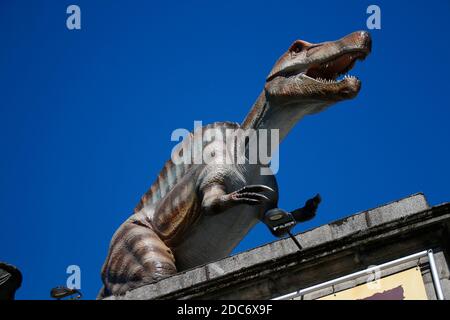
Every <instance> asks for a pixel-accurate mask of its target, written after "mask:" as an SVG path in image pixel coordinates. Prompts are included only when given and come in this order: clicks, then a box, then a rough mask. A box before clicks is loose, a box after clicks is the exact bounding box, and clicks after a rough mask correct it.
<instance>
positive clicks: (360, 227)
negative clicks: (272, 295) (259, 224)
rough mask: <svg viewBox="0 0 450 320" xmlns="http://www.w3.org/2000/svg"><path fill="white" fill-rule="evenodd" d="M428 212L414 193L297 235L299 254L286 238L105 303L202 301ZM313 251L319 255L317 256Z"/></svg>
mask: <svg viewBox="0 0 450 320" xmlns="http://www.w3.org/2000/svg"><path fill="white" fill-rule="evenodd" d="M426 210H430V206H429V205H428V203H427V201H426V199H425V197H424V195H423V194H421V193H418V194H414V195H412V196H409V197H406V198H404V199H401V200H398V201H394V202H391V203H388V204H385V205H383V206H380V207H377V208H374V209H370V210H367V211H363V212H360V213H357V214H354V215H351V216H348V217H346V218H343V219H340V220H338V221H335V222H332V223H330V224H327V225H323V226H320V227H318V228H315V229H312V230H309V231H306V232H303V233H301V234H299V235H297V236H296V237H297V239H298V240H299V242H300V243H301V245H302V247H303V250H302V251H301V252H300V253H299V252H298V249H297V248H296V246H295V245H294V244H293V242H292V240H291V239H282V240H278V241H275V242H272V243H269V244H266V245H263V246H261V247H257V248H255V249H252V250H249V251H246V252H242V253H239V254H237V255H234V256H231V257H227V258H224V259H222V260H218V261H214V262H211V263H209V264H206V265H203V266H199V267H197V268H195V269H192V270H187V271H184V272H181V273H178V274H176V275H174V276H171V277H169V278H166V279H163V280H161V281H159V282H157V283H154V284H149V285H145V286H142V287H140V288H137V289H134V290H132V291H130V292H127V294H126V295H124V296H120V297H109V298H107V299H165V298H183V297H184V298H195V297H196V296H197V297H200V296H202V295H204V294H205V293H206V291H205V288H208V290H210V291H211V292H213V291H217V290H219V287H227V286H230V285H231V284H232V283H233V282H245V281H247V280H248V279H252V278H258V277H266V276H267V274H268V272H269V273H270V272H273V271H274V270H275V269H276V268H289V265H288V262H283V261H290V260H289V259H291V258H290V257H292V256H297V259H296V260H295V261H296V262H295V264H301V263H303V262H305V261H307V260H309V261H314V259H316V258H317V257H318V256H317V254H319V255H320V254H325V253H329V252H330V250H331V249H326V250H325V249H323V248H334V247H336V246H337V245H341V246H342V244H341V243H340V241H342V240H343V239H347V238H351V237H355V236H357V235H361V234H362V233H367V232H369V231H370V230H375V229H377V228H378V229H380V228H382V226H385V225H388V224H390V223H394V222H395V223H398V222H399V221H404V220H406V219H408V218H409V217H411V216H414V215H416V214H418V213H420V212H423V211H426ZM320 248H321V249H320ZM342 248H343V247H342ZM319 249H320V250H319ZM316 251H318V252H316ZM312 252H315V253H314V255H313V254H312ZM313 258H314V259H313ZM331 271H332V270H330V272H331ZM246 279H247V280H246ZM265 286H266V287H264V288H263V289H262V290H269V291H270V288H267V284H266V285H265ZM216 287H217V288H216ZM202 288H203V289H202ZM203 291H204V292H203ZM183 292H184V293H183Z"/></svg>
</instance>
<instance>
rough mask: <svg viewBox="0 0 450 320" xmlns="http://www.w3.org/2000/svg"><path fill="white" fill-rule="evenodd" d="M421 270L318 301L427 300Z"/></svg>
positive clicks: (381, 280)
mask: <svg viewBox="0 0 450 320" xmlns="http://www.w3.org/2000/svg"><path fill="white" fill-rule="evenodd" d="M427 299H428V298H427V294H426V292H425V285H424V284H423V279H422V273H421V272H420V268H419V267H417V268H412V269H409V270H406V271H403V272H399V273H396V274H393V275H390V276H388V277H384V278H381V279H378V280H376V281H370V282H368V283H365V284H361V285H359V286H356V287H353V288H350V289H347V290H343V291H340V292H337V293H335V294H331V295H328V296H325V297H322V298H320V299H318V300H427Z"/></svg>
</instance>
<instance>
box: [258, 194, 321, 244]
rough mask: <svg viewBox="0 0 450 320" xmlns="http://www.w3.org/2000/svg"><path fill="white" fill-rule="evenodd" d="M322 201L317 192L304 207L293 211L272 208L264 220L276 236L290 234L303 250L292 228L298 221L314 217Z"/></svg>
mask: <svg viewBox="0 0 450 320" xmlns="http://www.w3.org/2000/svg"><path fill="white" fill-rule="evenodd" d="M321 201H322V199H321V197H320V195H319V194H317V195H316V196H315V197H314V198H311V199H309V200H308V201H306V203H305V206H304V207H303V208H300V209H297V210H294V211H292V212H287V211H284V210H282V209H280V208H274V209H271V210H269V211H267V212H266V214H265V215H264V219H263V221H264V223H265V224H266V225H267V227H268V228H269V230H270V232H271V233H272V234H273V235H274V236H275V237H278V238H281V237H283V236H285V235H289V237H291V239H292V240H293V241H294V242H295V244H296V246H297V247H298V248H299V249H300V250H301V249H302V246H301V245H300V243H299V242H298V241H297V239H296V238H295V237H294V236H293V235H292V233H291V229H292V228H293V227H295V225H296V224H297V223H298V222H305V221H308V220H310V219H312V218H314V216H315V215H316V211H317V207H318V206H319V203H320V202H321Z"/></svg>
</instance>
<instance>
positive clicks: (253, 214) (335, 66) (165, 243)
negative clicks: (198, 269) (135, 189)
mask: <svg viewBox="0 0 450 320" xmlns="http://www.w3.org/2000/svg"><path fill="white" fill-rule="evenodd" d="M370 50H371V38H370V35H369V34H368V33H367V32H364V31H359V32H354V33H352V34H349V35H348V36H346V37H344V38H342V39H340V40H337V41H333V42H324V43H319V44H312V43H309V42H305V41H301V40H297V41H295V42H294V43H293V44H292V45H291V46H290V48H289V49H288V50H287V52H286V53H284V54H283V55H282V56H281V58H280V59H279V60H278V61H277V63H276V64H275V66H274V67H273V69H272V71H271V72H270V74H269V76H268V77H267V79H266V83H265V86H264V90H263V92H262V93H261V94H260V96H259V97H258V99H257V100H256V102H255V104H254V105H253V107H252V109H251V110H250V112H249V114H248V115H247V117H246V118H245V120H244V121H243V122H242V124H240V125H239V124H237V123H230V122H216V123H213V124H211V125H208V126H205V127H204V128H203V129H206V131H202V132H203V133H202V135H203V136H201V138H204V139H202V140H201V141H202V145H201V147H203V149H205V148H209V152H210V154H211V155H212V156H214V154H219V153H222V152H223V150H222V149H220V147H217V146H215V144H214V143H213V142H212V141H213V140H211V139H208V138H206V139H205V136H204V135H206V134H207V133H206V132H208V129H214V130H215V131H218V132H219V133H223V134H224V135H226V134H227V133H226V131H228V130H238V129H241V130H249V129H254V130H256V131H258V130H260V129H267V130H273V129H278V130H279V131H278V138H279V141H281V140H283V138H284V137H285V136H286V135H287V134H288V133H289V131H290V130H291V129H292V128H293V126H294V125H295V124H296V123H297V122H298V121H299V120H300V119H301V118H303V117H304V116H306V115H311V114H315V113H318V112H320V111H322V110H324V109H326V108H327V107H329V106H330V105H332V104H334V103H336V102H339V101H342V100H346V99H351V98H354V97H355V96H356V95H357V94H358V92H359V90H360V87H361V82H360V81H359V80H358V79H357V78H355V77H352V76H345V77H344V78H343V79H341V80H337V78H338V77H339V76H340V75H341V74H346V73H347V71H349V70H350V69H351V68H352V67H353V65H354V63H355V61H356V60H358V59H364V58H365V57H366V56H367V55H368V54H369V53H370ZM193 136H195V134H190V135H189V137H188V138H186V139H185V140H184V141H183V143H184V146H186V144H188V143H189V141H191V140H192V139H191V138H192V137H193ZM186 141H187V142H186ZM233 141H237V142H235V144H236V145H234V146H232V148H231V149H234V148H240V147H242V145H244V149H245V150H247V149H248V148H247V145H248V143H249V142H248V139H245V141H244V142H242V141H243V140H242V139H241V140H240V139H236V140H233ZM238 144H240V145H238ZM246 148H247V149H246ZM183 150H184V149H183ZM247 151H248V150H247ZM195 152H196V151H194V152H193V153H191V154H190V155H189V156H188V158H189V160H190V159H191V157H194V156H195ZM180 155H181V152H180ZM184 156H186V154H185V155H184ZM246 157H247V156H246ZM265 166H267V164H262V163H261V162H259V161H257V162H256V163H252V164H250V163H244V164H242V163H228V162H227V163H224V162H218V161H209V162H208V163H196V162H194V163H192V162H191V161H189V162H181V163H180V162H176V161H174V160H173V158H172V159H171V160H168V161H167V162H166V164H165V166H164V168H163V169H162V170H161V172H160V174H159V176H158V178H157V180H156V181H155V183H154V184H153V185H152V186H151V188H150V190H149V191H148V192H147V193H145V195H144V196H143V197H142V199H141V201H140V203H139V204H138V206H137V207H136V209H135V212H134V214H133V215H132V216H131V217H129V218H128V219H127V220H126V221H125V222H124V223H123V224H122V225H121V226H120V228H119V229H118V230H117V231H116V233H115V234H114V236H113V238H112V240H111V244H110V249H109V253H108V257H107V259H106V261H105V263H104V265H103V269H102V280H103V283H104V287H103V288H102V290H101V292H100V294H99V298H102V297H106V296H109V295H122V294H124V293H125V292H126V291H128V290H130V289H133V288H136V287H138V286H141V285H143V284H146V283H151V282H154V281H157V280H159V279H161V278H164V277H167V276H169V275H173V274H175V273H176V272H178V271H182V270H186V269H189V268H192V267H195V266H198V265H201V264H204V263H207V262H210V261H212V260H216V259H219V258H223V257H225V256H227V255H229V254H230V253H231V251H232V250H233V248H234V247H235V246H236V245H237V244H238V243H239V242H240V241H241V240H242V238H243V237H244V236H245V235H246V234H247V233H248V231H249V230H250V229H251V228H252V227H253V226H254V225H255V224H256V223H257V222H258V221H260V220H263V217H264V214H265V213H266V212H267V211H269V210H273V209H275V208H277V202H278V188H277V183H276V180H275V177H274V175H271V174H262V173H261V169H262V167H265ZM265 168H266V169H269V168H268V167H265ZM319 202H320V198H318V197H315V198H313V199H310V200H308V201H307V202H306V205H305V207H303V208H301V209H297V210H295V211H293V212H292V216H293V217H294V218H295V220H297V221H306V220H308V219H310V218H312V217H313V216H314V215H315V211H316V208H317V205H318V203H319Z"/></svg>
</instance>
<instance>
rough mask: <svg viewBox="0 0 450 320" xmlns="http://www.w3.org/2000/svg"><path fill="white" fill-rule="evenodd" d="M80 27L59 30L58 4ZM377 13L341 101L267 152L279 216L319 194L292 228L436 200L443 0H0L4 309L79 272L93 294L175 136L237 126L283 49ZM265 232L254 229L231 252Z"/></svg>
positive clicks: (445, 144)
mask: <svg viewBox="0 0 450 320" xmlns="http://www.w3.org/2000/svg"><path fill="white" fill-rule="evenodd" d="M69 4H77V5H79V6H80V7H81V10H82V30H81V31H69V30H67V29H66V25H65V20H66V7H67V6H68V5H69ZM369 4H377V5H379V6H380V7H381V10H382V29H381V30H375V31H372V32H371V33H372V36H373V43H374V45H373V52H372V55H371V56H370V57H369V58H368V59H367V60H366V61H365V62H364V63H358V64H357V66H356V68H355V69H354V71H353V72H352V73H353V74H355V75H358V76H359V77H360V78H361V79H362V81H363V87H362V90H361V93H360V95H359V96H358V98H357V99H355V100H352V101H348V102H344V103H341V104H339V105H336V106H335V107H333V108H331V109H330V110H328V111H326V112H325V113H322V114H320V115H318V116H314V117H310V118H307V119H305V120H304V121H303V122H301V123H299V124H298V126H297V127H296V128H295V129H294V130H293V132H291V134H290V135H289V136H288V138H287V139H286V140H285V141H284V142H283V144H282V145H281V152H280V171H279V173H278V182H279V187H280V192H281V199H280V207H281V208H284V209H294V208H297V207H299V206H301V205H303V203H304V201H305V200H306V199H307V198H308V197H311V196H313V195H314V194H315V193H317V192H320V193H321V194H322V197H323V203H322V205H321V207H320V210H319V213H318V216H317V218H316V219H315V220H314V221H312V222H309V223H306V224H304V225H300V226H297V229H296V231H301V230H305V229H309V228H311V227H314V226H318V225H321V224H324V223H328V222H331V221H333V220H336V219H338V218H341V217H343V216H347V215H350V214H353V213H355V212H357V211H360V210H364V209H368V208H371V207H375V206H378V205H380V204H383V203H386V202H389V201H392V200H396V199H399V198H402V197H404V196H407V195H410V194H412V193H416V192H420V191H421V192H424V193H425V194H426V196H427V197H428V200H429V201H430V203H431V204H437V203H440V202H445V201H449V200H450V188H449V181H450V170H449V163H450V148H449V137H450V126H449V125H448V123H449V121H448V120H449V117H450V110H449V108H450V106H449V102H448V94H449V92H450V85H449V80H448V75H449V74H450V64H449V57H450V43H449V42H450V37H449V25H448V23H449V22H448V21H449V20H450V2H448V1H444V0H442V1H439V0H435V1H431V0H430V1H420V2H419V1H378V0H377V1H361V0H354V1H301V0H295V1H284V0H281V1H280V0H277V1H261V0H258V1H254V2H250V1H234V0H227V1H220V2H219V1H210V0H208V1H207V0H205V1H179V3H177V2H175V1H169V2H168V1H157V2H156V1H124V0H120V1H119V0H101V1H100V0H96V1H89V0H74V1H70V2H69V1H53V0H51V1H50V0H46V1H15V0H14V1H13V0H2V1H1V3H0V43H1V44H0V93H1V94H0V152H1V156H0V215H1V219H0V243H1V249H0V260H3V261H7V262H9V263H12V264H15V265H17V266H18V267H19V268H20V269H21V270H22V272H23V274H24V282H23V286H22V288H21V289H20V290H19V291H18V292H17V298H18V299H26V298H31V299H46V298H48V296H49V290H50V289H51V288H52V287H54V286H56V285H59V284H65V281H66V277H67V275H66V273H65V270H66V267H67V266H68V265H71V264H76V265H79V266H80V267H81V270H82V279H81V285H82V291H83V292H84V294H85V297H86V298H94V297H95V296H96V294H97V291H98V289H99V288H100V286H101V281H100V268H101V265H102V263H103V261H104V259H105V256H106V253H107V249H108V244H109V241H110V238H111V236H112V234H113V233H114V231H115V230H116V228H117V227H118V226H119V225H120V224H121V223H122V222H123V221H124V220H125V219H126V218H127V217H128V216H129V215H130V213H131V212H132V210H133V208H134V206H135V204H136V203H137V202H138V200H139V198H140V196H141V195H142V193H143V192H145V191H146V190H147V188H148V187H149V185H150V184H151V183H152V182H153V180H154V178H155V177H156V175H157V173H158V172H159V170H160V169H161V167H162V166H163V164H164V161H165V160H166V159H168V157H169V156H170V151H171V149H172V147H173V146H174V142H171V141H170V134H171V132H172V130H174V129H176V128H187V129H192V127H193V121H194V120H202V121H203V123H205V124H206V123H210V122H213V121H221V120H229V121H237V122H240V121H241V120H242V119H243V118H244V116H245V115H246V113H247V111H248V110H249V108H250V106H251V105H252V103H253V102H254V100H255V98H256V97H257V95H258V94H259V92H260V90H261V89H262V87H263V84H264V80H265V76H266V75H267V74H268V72H269V70H270V69H271V67H272V65H273V63H274V62H275V60H276V59H277V58H278V56H279V55H280V54H281V53H282V52H284V51H285V50H286V49H287V48H288V46H289V45H290V44H291V42H292V41H293V40H295V39H304V40H307V41H311V42H321V41H325V40H333V39H336V38H339V37H341V36H344V35H345V34H347V33H350V32H352V31H356V30H360V29H363V30H364V29H365V28H366V18H367V14H366V8H367V6H368V5H369ZM273 240H274V238H273V237H272V236H271V235H270V234H269V232H268V231H267V230H266V228H265V226H263V225H260V226H258V227H256V228H255V229H254V230H253V231H252V232H251V233H250V234H249V235H248V237H247V238H246V239H244V240H243V242H242V243H241V244H240V245H239V246H238V248H237V249H236V252H239V251H242V250H246V249H249V248H252V247H255V246H257V245H261V244H264V243H266V242H270V241H273Z"/></svg>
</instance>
